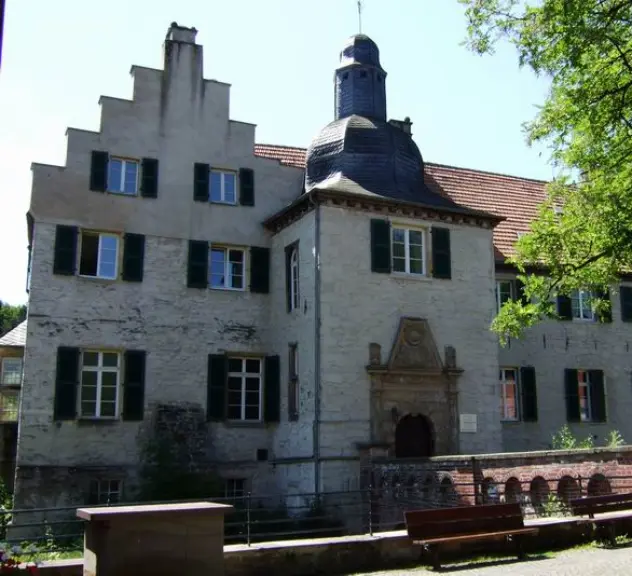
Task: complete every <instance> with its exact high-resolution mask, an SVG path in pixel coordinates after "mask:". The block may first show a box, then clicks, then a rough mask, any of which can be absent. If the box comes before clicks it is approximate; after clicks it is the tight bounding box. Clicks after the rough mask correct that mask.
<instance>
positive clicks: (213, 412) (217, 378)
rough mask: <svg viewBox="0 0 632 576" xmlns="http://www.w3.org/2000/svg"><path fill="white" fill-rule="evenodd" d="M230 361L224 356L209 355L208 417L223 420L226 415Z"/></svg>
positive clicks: (207, 380) (207, 383)
mask: <svg viewBox="0 0 632 576" xmlns="http://www.w3.org/2000/svg"><path fill="white" fill-rule="evenodd" d="M227 377H228V361H227V359H226V356H225V355H224V354H209V356H208V370H207V377H206V387H207V392H206V417H207V419H208V420H223V419H224V417H225V414H226V385H227Z"/></svg>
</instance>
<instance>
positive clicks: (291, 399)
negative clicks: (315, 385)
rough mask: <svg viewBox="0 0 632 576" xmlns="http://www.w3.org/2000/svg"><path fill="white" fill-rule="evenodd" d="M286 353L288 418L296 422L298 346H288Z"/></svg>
mask: <svg viewBox="0 0 632 576" xmlns="http://www.w3.org/2000/svg"><path fill="white" fill-rule="evenodd" d="M288 351H289V354H288V393H287V402H288V418H289V420H298V346H297V345H296V344H290V346H289V349H288Z"/></svg>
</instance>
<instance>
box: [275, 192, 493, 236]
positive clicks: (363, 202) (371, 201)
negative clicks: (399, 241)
mask: <svg viewBox="0 0 632 576" xmlns="http://www.w3.org/2000/svg"><path fill="white" fill-rule="evenodd" d="M315 204H322V205H325V206H336V207H339V208H348V209H351V210H359V211H363V212H371V213H373V214H382V215H384V216H400V217H407V218H418V219H421V220H430V221H435V222H444V223H453V224H464V225H467V226H475V227H478V228H486V229H488V230H492V229H493V228H494V227H495V226H496V225H497V224H499V223H500V222H502V221H503V220H504V218H502V217H499V216H495V215H493V214H488V213H487V212H478V211H475V210H471V209H469V208H463V209H459V208H455V209H452V208H438V207H435V206H429V205H425V204H419V203H416V202H404V201H401V200H392V199H389V198H382V197H380V196H365V195H360V194H351V193H349V192H340V191H336V190H312V191H311V192H309V193H307V194H303V195H302V196H300V197H299V198H298V199H297V200H295V201H294V202H293V203H292V204H290V205H289V206H287V207H286V208H284V209H283V210H281V211H279V212H277V213H276V214H274V215H273V216H271V217H270V218H268V219H267V220H265V221H264V222H263V225H264V227H265V228H267V229H268V230H270V231H271V232H273V233H274V234H276V233H278V232H280V231H281V230H283V229H284V228H286V227H287V226H289V225H290V224H292V223H293V222H295V221H296V220H299V219H300V218H302V217H303V216H304V215H305V214H306V213H308V212H310V211H311V210H312V209H313V207H314V205H315Z"/></svg>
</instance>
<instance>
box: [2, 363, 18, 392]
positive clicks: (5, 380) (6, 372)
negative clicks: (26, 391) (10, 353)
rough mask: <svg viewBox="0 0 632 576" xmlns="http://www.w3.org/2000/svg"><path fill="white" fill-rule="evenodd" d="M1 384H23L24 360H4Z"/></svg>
mask: <svg viewBox="0 0 632 576" xmlns="http://www.w3.org/2000/svg"><path fill="white" fill-rule="evenodd" d="M1 368H2V372H1V373H0V376H1V377H0V384H2V386H19V385H20V384H21V383H22V358H2V367H1Z"/></svg>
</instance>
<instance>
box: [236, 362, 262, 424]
mask: <svg viewBox="0 0 632 576" xmlns="http://www.w3.org/2000/svg"><path fill="white" fill-rule="evenodd" d="M261 367H262V362H261V360H260V359H259V358H229V359H228V419H229V420H241V421H248V422H253V421H255V422H256V421H259V420H261V418H262V414H261V398H262V393H263V378H262V374H261Z"/></svg>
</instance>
